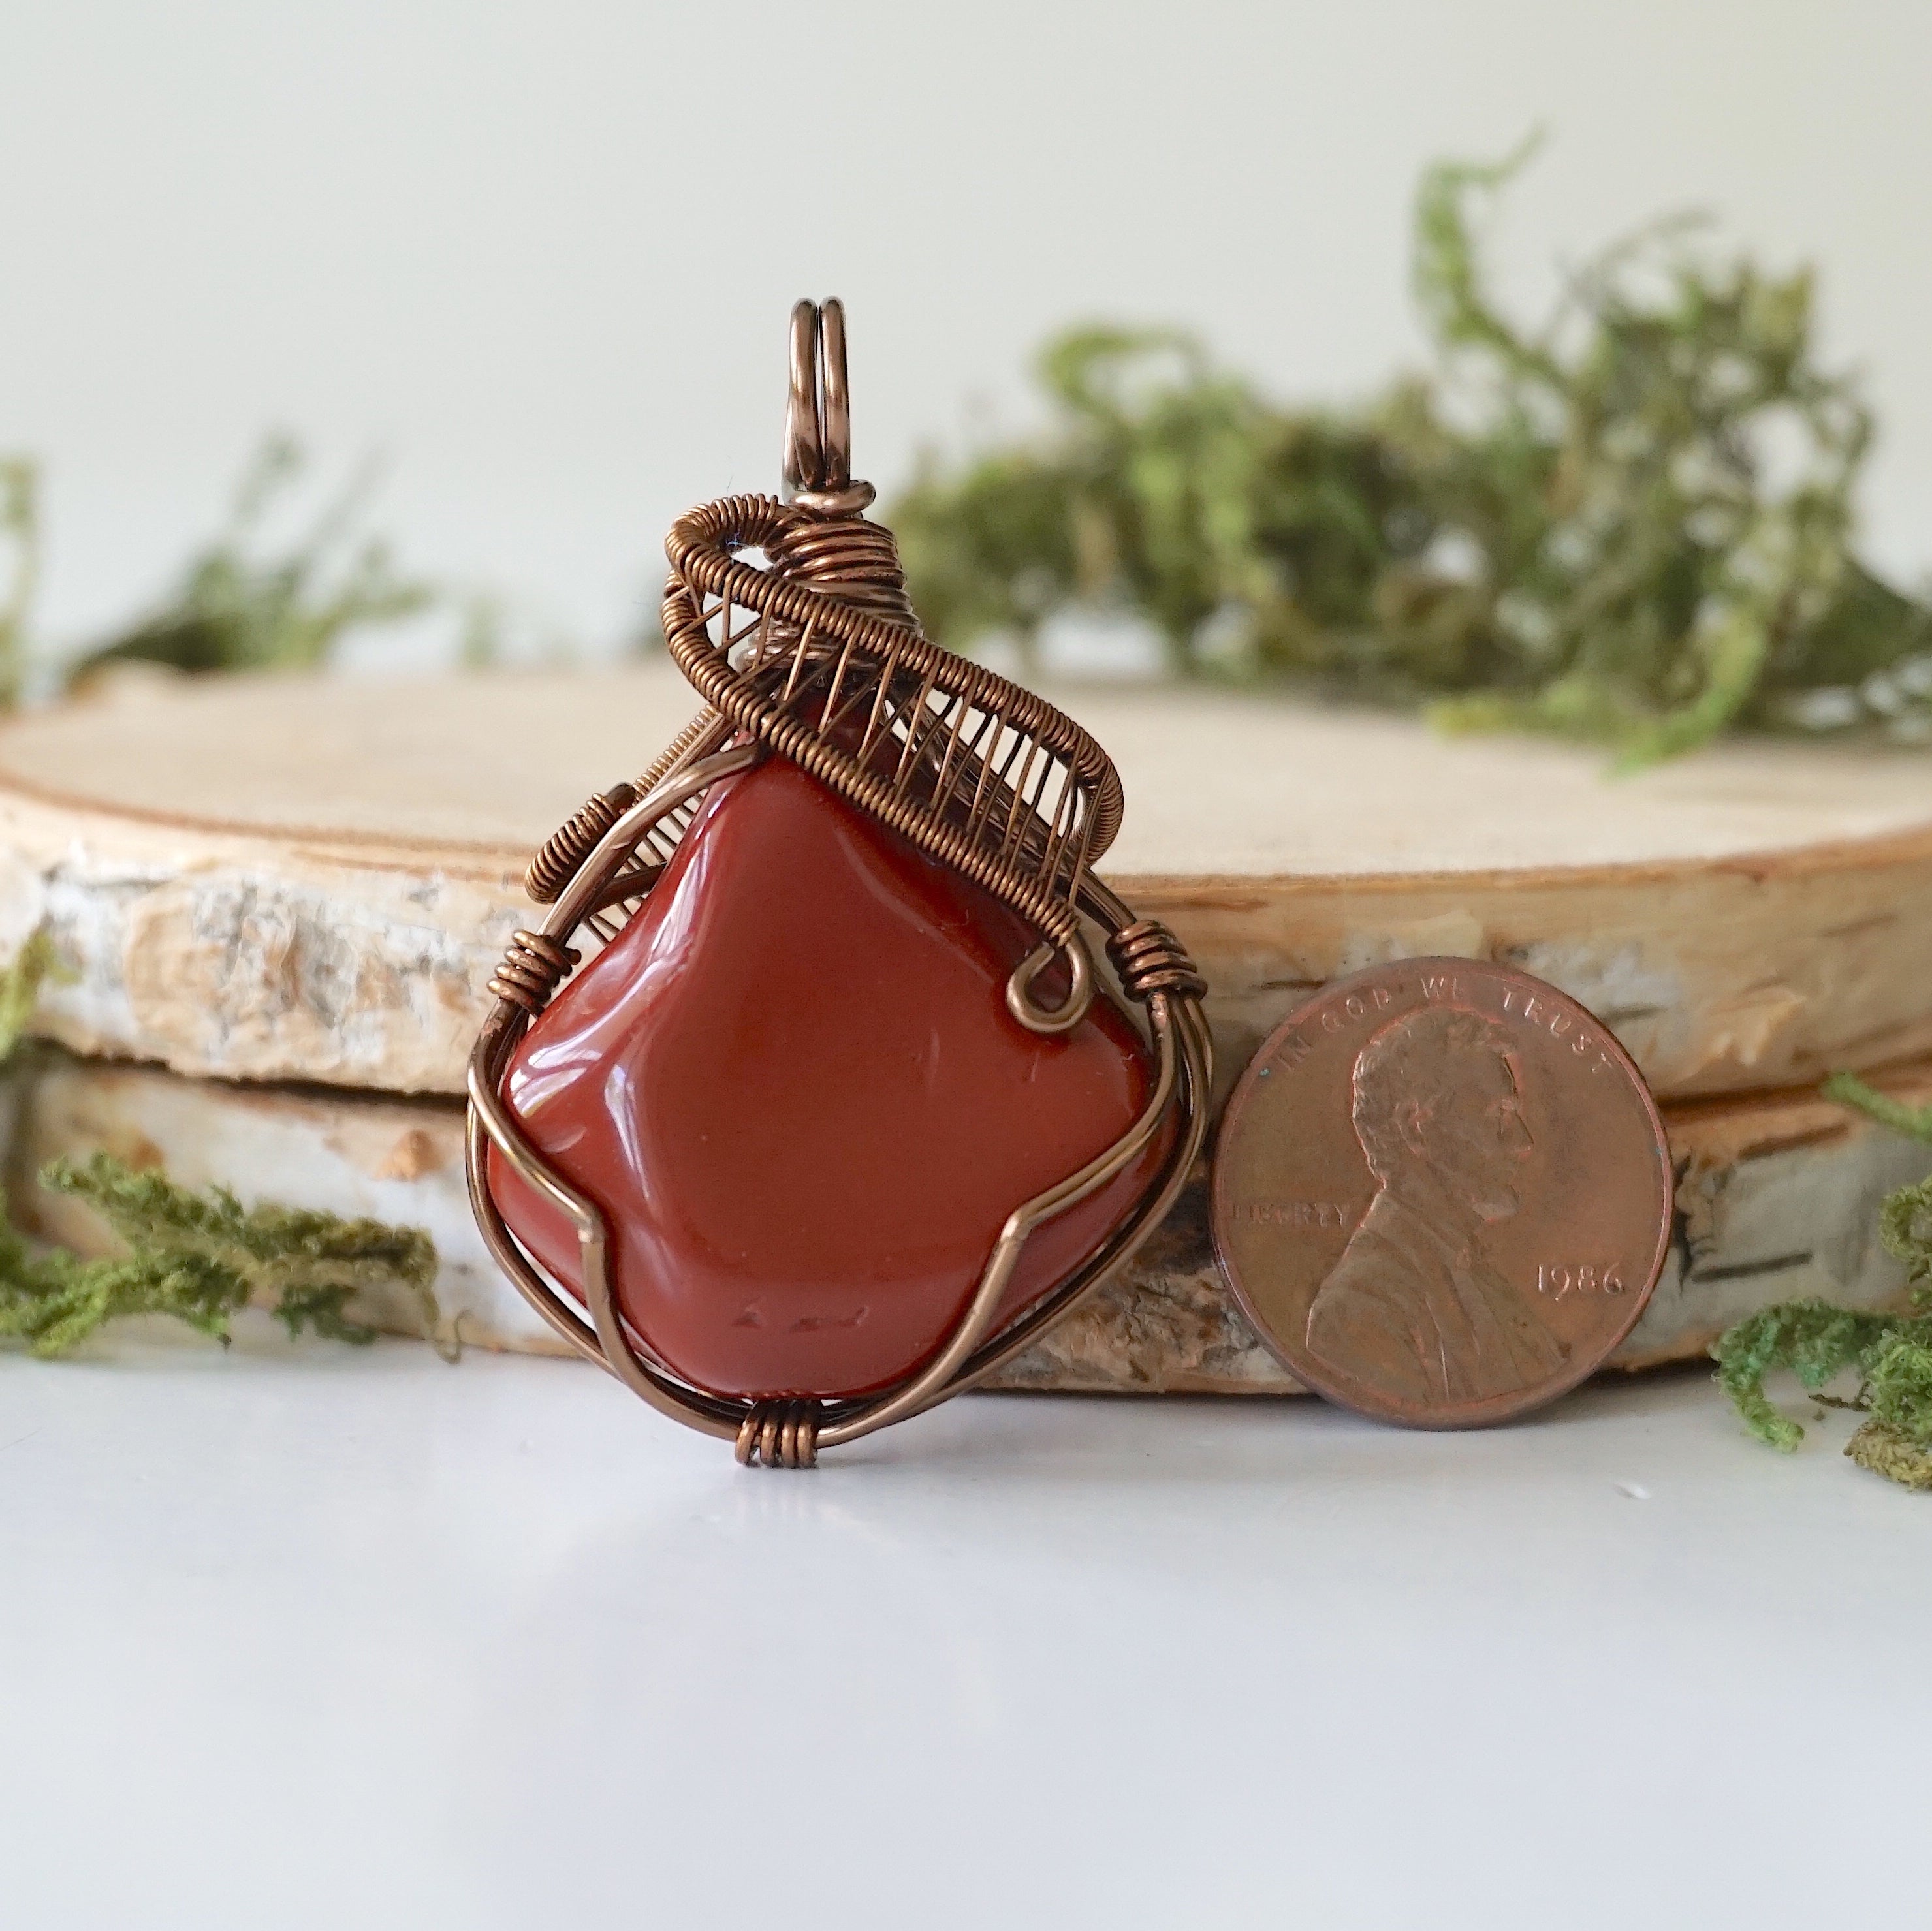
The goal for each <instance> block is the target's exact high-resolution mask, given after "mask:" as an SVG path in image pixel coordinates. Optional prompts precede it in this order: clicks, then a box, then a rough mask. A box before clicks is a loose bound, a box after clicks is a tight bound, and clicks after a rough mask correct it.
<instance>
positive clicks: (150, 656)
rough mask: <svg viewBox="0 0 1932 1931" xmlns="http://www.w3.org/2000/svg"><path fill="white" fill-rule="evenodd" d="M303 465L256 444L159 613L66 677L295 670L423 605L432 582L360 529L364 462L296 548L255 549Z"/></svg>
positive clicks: (282, 443)
mask: <svg viewBox="0 0 1932 1931" xmlns="http://www.w3.org/2000/svg"><path fill="white" fill-rule="evenodd" d="M303 466H304V464H303V458H302V451H301V450H300V448H299V447H298V446H297V445H296V443H295V442H293V440H292V439H290V438H289V437H287V436H272V437H270V438H269V439H268V440H267V441H266V442H264V443H263V445H262V448H260V451H258V452H257V455H256V457H255V459H254V462H253V463H251V465H250V466H249V468H248V470H247V472H246V473H245V475H244V476H243V478H242V484H241V486H240V487H239V489H238V490H237V491H236V496H235V501H234V505H233V509H232V510H231V511H230V514H229V521H228V524H227V526H226V529H223V531H222V532H221V533H220V535H217V537H216V538H214V541H211V543H210V544H208V546H207V547H205V549H204V550H202V551H201V552H200V553H199V555H197V556H195V557H194V558H193V559H192V560H191V561H190V563H189V565H188V566H187V570H186V571H185V572H184V574H183V576H182V577H181V581H180V583H178V585H177V586H176V587H175V589H173V590H172V592H169V595H167V596H166V597H165V598H163V600H162V601H161V603H160V605H159V607H157V609H155V610H154V611H153V612H151V613H150V614H149V615H148V616H146V617H144V618H143V619H141V620H140V621H139V622H137V623H136V624H135V625H133V627H132V628H130V629H128V630H127V631H124V633H122V634H120V635H119V636H117V637H111V638H110V639H108V640H107V641H106V642H104V643H100V644H98V645H96V646H94V647H93V648H92V649H89V650H87V651H86V652H83V654H82V655H81V656H80V658H78V659H77V661H75V663H74V664H73V665H72V667H71V670H70V673H69V675H70V678H71V679H80V678H83V677H85V676H88V675H89V673H92V672H94V671H96V670H99V669H100V668H101V667H102V666H103V665H105V664H117V663H129V662H139V663H149V664H165V665H167V666H168V667H170V668H171V669H173V670H185V671H193V672H202V671H217V670H296V669H304V668H307V667H311V666H313V665H316V664H321V663H323V662H324V661H326V659H327V658H328V657H329V654H330V652H332V650H333V649H335V646H336V645H337V643H338V642H339V641H340V640H341V638H342V637H344V635H345V634H347V633H348V632H349V631H353V630H356V629H359V628H362V627H363V626H365V625H371V624H387V623H394V622H398V620H400V619H403V618H405V617H410V616H416V614H417V613H419V612H420V611H422V610H426V609H428V607H430V606H431V604H432V603H433V602H434V601H435V598H436V595H437V593H436V592H435V590H434V589H433V587H432V586H431V585H429V584H428V583H425V582H423V581H421V580H419V579H416V578H414V577H407V576H405V575H404V574H402V573H401V571H398V568H396V565H395V560H394V559H393V556H392V553H391V552H390V550H389V545H388V544H386V543H385V542H384V541H383V540H382V539H381V538H379V537H375V536H371V535H366V534H361V533H359V526H360V524H361V523H362V517H363V513H364V511H365V509H366V508H367V506H368V496H369V493H370V489H371V484H372V481H373V476H372V475H371V472H369V471H368V470H367V469H365V470H364V471H363V472H362V473H361V474H360V475H356V476H355V477H353V478H351V479H350V481H349V482H348V483H347V484H346V485H345V486H344V488H343V489H342V490H341V491H340V492H339V493H338V494H337V495H336V496H335V497H334V498H333V499H332V500H331V501H329V502H328V503H327V504H326V505H324V507H323V510H322V512H321V514H320V515H319V516H318V517H317V518H316V520H314V523H311V526H309V528H308V530H307V531H306V532H305V533H304V534H303V535H302V536H301V537H300V538H298V539H297V540H296V541H295V542H294V543H293V544H290V546H288V547H286V548H284V549H283V550H280V551H279V552H276V553H270V554H268V555H266V556H264V555H262V554H260V553H259V551H260V542H261V532H262V526H263V522H264V520H266V517H267V516H268V514H269V511H270V510H271V509H272V508H274V507H275V505H277V504H278V502H280V501H281V499H283V498H284V496H286V495H287V492H288V490H290V487H292V486H293V484H295V482H296V480H297V478H299V476H300V475H301V473H302V469H303Z"/></svg>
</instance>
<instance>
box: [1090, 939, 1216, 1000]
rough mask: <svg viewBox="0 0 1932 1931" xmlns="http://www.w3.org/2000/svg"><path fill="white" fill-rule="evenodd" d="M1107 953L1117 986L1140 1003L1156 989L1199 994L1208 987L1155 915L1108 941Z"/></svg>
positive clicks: (1190, 996) (1152, 995)
mask: <svg viewBox="0 0 1932 1931" xmlns="http://www.w3.org/2000/svg"><path fill="white" fill-rule="evenodd" d="M1107 956H1108V958H1110V959H1111V960H1112V961H1113V963H1114V970H1115V971H1116V972H1117V973H1119V974H1120V976H1121V990H1122V991H1124V992H1125V993H1126V994H1127V997H1129V998H1130V999H1137V1000H1139V1001H1140V1002H1141V1003H1142V1004H1143V1005H1145V1003H1147V1001H1148V1000H1150V999H1151V998H1152V997H1154V994H1156V993H1157V992H1178V993H1181V994H1184V995H1185V996H1186V997H1188V998H1190V999H1199V998H1200V997H1202V995H1203V994H1205V992H1206V991H1207V990H1208V982H1207V981H1206V980H1205V979H1203V978H1202V976H1201V974H1200V972H1199V969H1198V968H1197V967H1196V965H1195V963H1194V961H1193V959H1191V958H1189V957H1188V955H1187V948H1186V947H1185V946H1183V945H1182V944H1181V941H1180V940H1178V939H1177V938H1176V937H1175V936H1174V934H1172V932H1171V931H1169V930H1168V928H1166V926H1165V925H1163V924H1162V923H1161V922H1160V920H1159V919H1141V920H1140V921H1139V922H1138V923H1136V924H1134V925H1130V926H1128V927H1127V928H1126V929H1125V930H1124V931H1119V932H1116V933H1115V934H1114V936H1113V937H1112V938H1110V939H1109V940H1108V941H1107Z"/></svg>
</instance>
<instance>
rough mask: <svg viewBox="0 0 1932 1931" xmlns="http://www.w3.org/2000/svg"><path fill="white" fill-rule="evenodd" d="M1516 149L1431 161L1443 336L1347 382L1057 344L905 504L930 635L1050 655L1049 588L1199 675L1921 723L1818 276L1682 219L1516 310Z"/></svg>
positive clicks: (1911, 661)
mask: <svg viewBox="0 0 1932 1931" xmlns="http://www.w3.org/2000/svg"><path fill="white" fill-rule="evenodd" d="M1528 152H1529V149H1528V148H1525V149H1523V150H1521V151H1519V152H1518V153H1517V154H1515V155H1514V156H1512V157H1510V158H1509V159H1508V160H1505V161H1504V162H1502V163H1499V164H1496V165H1493V166H1472V165H1468V164H1461V163H1449V164H1445V165H1442V166H1437V167H1435V168H1433V169H1430V170H1429V171H1428V172H1427V173H1426V174H1425V175H1424V178H1423V180H1422V182H1421V186H1420V187H1419V189H1418V193H1417V196H1416V202H1415V221H1414V229H1413V257H1412V271H1413V283H1414V287H1415V295H1416V299H1417V303H1418V307H1419V308H1420V310H1421V315H1422V318H1423V320H1424V324H1425V325H1426V327H1427V329H1428V331H1429V333H1430V336H1431V338H1432V340H1433V344H1434V347H1435V349H1436V364H1435V367H1434V368H1433V370H1431V372H1430V373H1429V374H1428V375H1427V376H1421V377H1413V378H1410V379H1405V380H1403V381H1400V382H1397V383H1395V384H1394V385H1392V386H1391V388H1388V390H1386V391H1385V392H1384V393H1383V394H1381V395H1380V396H1379V397H1374V398H1372V399H1371V400H1370V401H1368V402H1367V403H1365V404H1364V405H1363V406H1359V407H1356V408H1352V409H1334V408H1323V407H1320V406H1301V407H1292V406H1284V405H1283V404H1281V403H1278V402H1277V401H1275V400H1273V399H1272V398H1271V397H1268V396H1266V395H1265V394H1262V392H1261V391H1259V389H1258V388H1256V387H1255V386H1254V385H1253V384H1251V383H1250V382H1247V381H1246V380H1244V379H1242V378H1241V377H1240V376H1235V375H1232V374H1230V373H1228V372H1226V371H1225V370H1221V369H1219V368H1217V367H1216V366H1215V365H1214V363H1213V362H1212V361H1211V358H1209V357H1208V355H1207V353H1206V352H1205V350H1204V349H1202V346H1200V345H1199V343H1197V342H1196V341H1195V340H1193V338H1192V337H1189V336H1187V335H1186V334H1183V333H1181V332H1178V331H1174V330H1124V329H1121V328H1110V327H1106V326H1090V327H1085V328H1078V329H1075V330H1073V331H1070V332H1068V333H1067V334H1064V335H1062V336H1061V337H1058V338H1057V339H1056V340H1054V341H1052V342H1051V343H1049V344H1048V345H1047V346H1046V349H1044V350H1043V352H1042V353H1041V355H1040V358H1039V362H1038V375H1039V379H1040V385H1041V387H1042V388H1043V391H1044V392H1045V394H1046V400H1047V402H1048V404H1049V421H1048V424H1047V426H1046V428H1045V430H1043V432H1042V433H1039V434H1037V435H1034V436H1028V437H1027V438H1025V439H1022V440H1019V441H1016V442H1008V443H1005V444H1003V445H998V446H996V447H994V448H989V449H986V450H984V451H980V453H978V454H975V455H973V456H971V457H968V458H967V459H965V460H963V461H959V462H955V463H945V462H942V461H941V460H938V459H937V458H935V457H928V458H927V459H926V460H925V462H924V463H923V464H922V468H921V469H920V472H919V475H918V477H917V478H916V481H915V483H914V484H913V487H912V488H911V489H910V490H909V491H908V492H907V493H906V494H905V496H904V497H902V498H901V500H900V501H899V502H897V503H896V504H895V505H892V507H891V508H890V509H889V511H887V512H886V519H887V520H888V521H889V522H891V523H892V524H893V526H894V527H895V529H897V530H898V534H899V536H900V539H901V548H902V551H903V553H904V559H905V562H906V565H907V574H908V576H909V578H910V583H911V587H912V590H913V600H914V602H915V604H916V605H917V607H918V608H919V610H920V611H921V613H922V616H924V618H925V619H926V623H927V625H928V626H929V628H931V629H932V631H933V633H934V634H935V635H936V636H938V637H940V638H941V640H943V641H944V642H946V643H950V644H952V645H953V646H955V647H956V648H959V649H968V648H971V646H974V644H975V643H977V642H978V641H979V640H980V639H982V638H983V637H986V635H988V634H990V633H996V632H998V633H1005V634H1010V635H1013V636H1014V637H1017V638H1018V639H1019V640H1020V643H1021V644H1022V649H1023V651H1025V652H1027V653H1028V654H1031V651H1032V649H1033V648H1034V644H1035V641H1036V640H1037V637H1038V635H1039V634H1040V630H1041V628H1042V626H1043V625H1044V624H1045V622H1046V621H1047V620H1048V619H1049V618H1051V617H1052V616H1053V615H1054V614H1055V613H1057V612H1058V611H1061V610H1067V609H1070V608H1073V607H1087V608H1089V609H1094V610H1115V611H1121V612H1126V613H1132V614H1133V615H1134V616H1138V617H1139V618H1140V619H1143V620H1145V622H1148V624H1150V625H1151V626H1152V627H1153V628H1154V631H1156V632H1157V634H1158V635H1159V636H1160V638H1161V639H1162V640H1163V645H1164V647H1165V651H1166V657H1167V659H1168V661H1169V664H1170V666H1171V667H1172V669H1173V670H1175V671H1176V672H1177V673H1180V674H1181V675H1184V676H1199V677H1209V678H1215V679H1221V680H1223V681H1232V682H1238V683H1243V684H1246V685H1251V686H1255V687H1258V688H1259V687H1267V686H1275V687H1286V686H1293V687H1295V688H1301V689H1303V690H1304V691H1313V692H1316V693H1322V692H1328V693H1332V694H1341V695H1346V696H1349V697H1367V698H1370V699H1372V700H1385V701H1388V702H1392V703H1403V704H1411V705H1417V706H1424V707H1426V708H1427V709H1428V710H1429V711H1430V715H1432V716H1433V717H1434V718H1436V721H1438V722H1439V723H1440V724H1442V725H1443V726H1444V727H1446V728H1450V729H1455V730H1471V729H1483V730H1488V729H1493V728H1496V727H1515V728H1528V729H1534V730H1544V731H1553V732H1557V733H1562V734H1564V735H1567V736H1580V737H1586V738H1591V739H1598V740H1601V741H1605V742H1610V743H1611V744H1613V745H1615V746H1616V748H1617V749H1618V751H1619V757H1620V760H1621V761H1622V763H1625V765H1630V764H1637V763H1646V762H1649V761H1650V760H1655V759H1656V758H1659V757H1667V756H1670V755H1673V754H1676V753H1679V752H1681V751H1686V750H1688V749H1690V748H1692V747H1694V746H1695V745H1698V744H1701V743H1703V742H1705V741H1706V739H1709V738H1711V737H1712V736H1715V735H1716V734H1718V733H1720V732H1721V731H1724V730H1731V729H1735V728H1751V729H1760V730H1793V729H1813V730H1820V729H1825V728H1838V727H1844V726H1846V725H1856V724H1862V725H1864V726H1865V727H1873V728H1881V729H1886V730H1894V731H1896V732H1897V733H1900V734H1901V735H1903V736H1908V737H1909V736H1920V737H1923V736H1927V735H1932V608H1928V607H1927V605H1925V604H1923V603H1921V601H1918V600H1916V599H1915V598H1912V597H1909V596H1908V595H1905V594H1904V593H1903V592H1900V591H1899V590H1897V589H1894V587H1892V586H1890V585H1888V584H1886V583H1883V582H1882V581H1881V580H1879V577H1877V576H1876V575H1875V574H1873V571H1871V570H1870V568H1868V567H1867V565H1864V563H1863V562H1861V560H1860V559H1858V556H1856V555H1855V553H1854V550H1853V547H1852V502H1853V494H1854V490H1855V485H1856V482H1857V479H1858V474H1859V472H1860V469H1861V465H1862V463H1863V462H1864V457H1865V454H1866V451H1867V448H1868V446H1869V443H1870V433H1871V424H1870V418H1869V417H1868V415H1867V412H1866V410H1865V409H1864V405H1863V403H1862V402H1861V400H1860V399H1859V397H1858V393H1857V391H1856V390H1855V387H1854V385H1852V382H1851V381H1850V380H1849V379H1848V378H1847V377H1846V376H1843V374H1841V373H1836V372H1833V371H1831V370H1826V369H1825V368H1824V367H1822V366H1821V365H1820V363H1819V361H1817V357H1816V354H1815V351H1814V343H1813V320H1812V293H1813V291H1812V283H1811V276H1810V274H1809V272H1808V271H1805V270H1802V269H1800V270H1798V271H1795V272H1793V273H1791V274H1782V275H1781V274H1774V273H1772V272H1770V271H1766V270H1765V269H1763V268H1760V266H1758V265H1757V264H1755V263H1754V262H1751V261H1749V260H1748V259H1740V260H1732V261H1726V260H1723V259H1718V258H1715V256H1712V254H1711V253H1710V252H1709V250H1708V248H1706V247H1703V246H1702V245H1700V239H1699V237H1698V236H1697V233H1696V229H1695V224H1694V223H1689V222H1687V221H1685V220H1682V219H1677V220H1666V221H1663V222H1660V223H1655V224H1653V225H1652V226H1649V227H1648V228H1646V229H1643V231H1641V232H1639V233H1638V234H1637V235H1634V236H1632V237H1631V238H1628V240H1626V241H1622V242H1620V243H1619V244H1616V246H1614V247H1611V248H1609V249H1607V250H1604V251H1603V252H1602V253H1600V254H1599V255H1598V256H1597V257H1596V258H1595V259H1594V260H1593V261H1591V262H1587V263H1586V265H1584V266H1583V268H1581V269H1580V271H1577V272H1576V273H1575V274H1573V275H1572V276H1571V277H1570V278H1569V286H1568V291H1567V292H1566V294H1565V297H1564V298H1563V300H1562V301H1561V302H1560V303H1559V305H1558V307H1556V310H1555V311H1554V312H1553V313H1552V314H1550V315H1549V316H1547V317H1545V318H1544V319H1543V320H1542V321H1541V322H1538V324H1536V325H1533V326H1532V325H1525V324H1523V323H1522V322H1519V321H1518V320H1517V319H1515V318H1514V317H1513V316H1511V315H1510V314H1509V313H1508V312H1507V311H1506V310H1505V309H1504V308H1503V307H1502V304H1500V303H1499V301H1497V299H1496V297H1495V295H1494V294H1493V292H1492V289H1491V286H1490V278H1489V276H1488V273H1487V268H1486V266H1485V264H1484V261H1483V259H1482V256H1481V251H1480V250H1479V248H1478V244H1477V238H1476V234H1477V226H1478V219H1479V217H1480V216H1481V213H1482V212H1483V211H1484V207H1485V205H1486V204H1487V202H1490V200H1491V199H1493V197H1494V196H1496V194H1497V193H1499V190H1501V189H1502V187H1504V186H1505V184H1506V183H1507V182H1508V181H1509V180H1510V179H1511V177H1512V176H1513V175H1514V173H1515V172H1516V170H1517V169H1518V168H1519V167H1520V166H1521V165H1522V164H1523V162H1524V161H1525V160H1526V158H1527V156H1528ZM1774 449H1775V451H1776V454H1777V458H1778V460H1775V461H1774V460H1773V452H1774Z"/></svg>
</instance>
